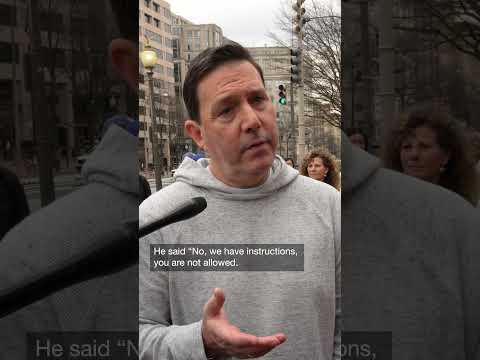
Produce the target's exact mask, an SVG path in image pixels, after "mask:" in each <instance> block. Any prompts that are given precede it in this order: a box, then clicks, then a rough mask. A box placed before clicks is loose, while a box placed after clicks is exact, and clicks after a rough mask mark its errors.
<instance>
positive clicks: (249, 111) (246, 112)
mask: <svg viewBox="0 0 480 360" xmlns="http://www.w3.org/2000/svg"><path fill="white" fill-rule="evenodd" d="M240 116H241V119H242V130H243V131H245V132H249V131H252V130H253V131H255V130H257V129H259V128H260V127H261V126H262V123H261V121H260V118H259V117H258V114H257V113H256V111H255V110H254V109H253V108H252V106H251V105H250V104H248V103H247V104H245V105H244V106H242V109H241V111H240Z"/></svg>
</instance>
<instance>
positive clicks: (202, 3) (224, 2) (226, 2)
mask: <svg viewBox="0 0 480 360" xmlns="http://www.w3.org/2000/svg"><path fill="white" fill-rule="evenodd" d="M310 1H312V0H307V3H308V2H310ZM315 1H317V2H320V3H331V2H336V3H340V0H315ZM168 2H169V3H170V9H171V10H172V11H173V12H174V13H175V14H177V15H180V16H183V17H184V18H186V19H187V20H190V21H192V22H193V23H196V24H208V23H214V24H217V25H218V26H220V27H221V28H222V30H223V35H224V36H226V37H227V38H229V39H230V40H234V41H237V42H239V43H240V44H242V45H243V46H248V47H251V46H264V45H265V44H268V45H275V42H274V41H273V40H272V39H270V38H269V37H268V35H267V34H268V32H270V31H271V32H277V33H278V32H279V31H278V26H277V24H276V17H277V16H278V14H279V12H280V8H281V6H282V4H283V6H285V4H291V3H293V1H292V0H168ZM292 11H293V10H292Z"/></svg>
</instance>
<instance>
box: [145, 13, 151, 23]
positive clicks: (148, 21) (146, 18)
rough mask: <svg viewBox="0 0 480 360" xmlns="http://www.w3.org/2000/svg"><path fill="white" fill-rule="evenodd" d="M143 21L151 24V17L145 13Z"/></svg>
mask: <svg viewBox="0 0 480 360" xmlns="http://www.w3.org/2000/svg"><path fill="white" fill-rule="evenodd" d="M145 22H146V23H147V24H151V23H152V17H151V16H150V15H148V14H145Z"/></svg>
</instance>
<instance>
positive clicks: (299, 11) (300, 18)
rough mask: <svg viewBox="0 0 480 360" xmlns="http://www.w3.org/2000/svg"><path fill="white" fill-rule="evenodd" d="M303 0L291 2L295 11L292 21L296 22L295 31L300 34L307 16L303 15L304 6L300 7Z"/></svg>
mask: <svg viewBox="0 0 480 360" xmlns="http://www.w3.org/2000/svg"><path fill="white" fill-rule="evenodd" d="M304 2H305V0H297V1H296V2H295V4H293V10H294V11H295V12H296V15H295V16H294V22H295V23H296V24H297V25H296V26H295V33H297V34H300V33H301V31H302V28H303V25H305V24H306V23H307V21H308V19H307V17H306V16H305V8H303V7H302V5H303V3H304Z"/></svg>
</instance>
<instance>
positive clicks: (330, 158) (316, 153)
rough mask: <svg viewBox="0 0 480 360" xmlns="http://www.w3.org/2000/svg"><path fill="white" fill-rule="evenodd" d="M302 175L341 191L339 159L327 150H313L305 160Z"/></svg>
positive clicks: (301, 168) (301, 167)
mask: <svg viewBox="0 0 480 360" xmlns="http://www.w3.org/2000/svg"><path fill="white" fill-rule="evenodd" d="M300 174H302V175H303V176H308V177H310V178H312V179H315V180H318V181H323V182H325V183H327V184H329V185H331V186H333V187H334V188H335V189H337V190H339V191H340V173H339V170H338V166H337V159H336V158H335V156H334V155H332V154H331V153H330V152H329V151H327V150H325V149H318V150H313V151H312V152H310V153H308V154H307V156H305V158H304V159H303V162H302V165H301V166H300Z"/></svg>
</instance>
